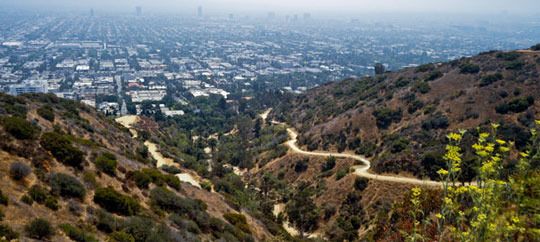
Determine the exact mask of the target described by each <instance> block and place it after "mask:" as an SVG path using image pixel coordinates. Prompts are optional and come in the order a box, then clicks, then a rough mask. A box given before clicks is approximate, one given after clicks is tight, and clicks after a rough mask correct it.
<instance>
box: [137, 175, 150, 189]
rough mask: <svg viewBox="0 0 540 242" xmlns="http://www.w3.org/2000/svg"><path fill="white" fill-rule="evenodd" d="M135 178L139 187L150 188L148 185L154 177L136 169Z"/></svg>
mask: <svg viewBox="0 0 540 242" xmlns="http://www.w3.org/2000/svg"><path fill="white" fill-rule="evenodd" d="M133 180H134V181H135V184H137V186H138V187H139V188H148V185H150V182H152V177H150V176H149V175H148V174H146V173H144V172H142V171H134V172H133Z"/></svg>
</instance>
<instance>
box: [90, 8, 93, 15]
mask: <svg viewBox="0 0 540 242" xmlns="http://www.w3.org/2000/svg"><path fill="white" fill-rule="evenodd" d="M90 17H94V9H93V8H91V9H90Z"/></svg>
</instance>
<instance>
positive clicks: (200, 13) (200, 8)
mask: <svg viewBox="0 0 540 242" xmlns="http://www.w3.org/2000/svg"><path fill="white" fill-rule="evenodd" d="M197 16H199V18H202V7H201V6H199V8H198V9H197Z"/></svg>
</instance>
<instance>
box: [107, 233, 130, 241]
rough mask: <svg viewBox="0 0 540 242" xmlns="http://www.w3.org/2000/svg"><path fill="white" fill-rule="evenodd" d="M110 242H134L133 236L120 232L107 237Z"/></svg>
mask: <svg viewBox="0 0 540 242" xmlns="http://www.w3.org/2000/svg"><path fill="white" fill-rule="evenodd" d="M109 239H110V241H111V242H135V239H134V238H133V236H131V235H130V234H128V233H125V232H122V231H114V232H112V233H111V234H110V235H109Z"/></svg>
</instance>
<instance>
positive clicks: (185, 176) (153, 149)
mask: <svg viewBox="0 0 540 242" xmlns="http://www.w3.org/2000/svg"><path fill="white" fill-rule="evenodd" d="M139 120H140V118H139V116H137V115H126V116H122V117H119V118H117V119H116V122H118V123H120V124H122V125H123V126H124V127H126V128H128V129H129V132H131V134H132V135H133V138H137V130H135V129H134V128H133V125H134V124H136V123H137V122H139ZM144 145H145V146H146V147H147V148H148V152H150V155H152V157H153V158H154V159H155V160H156V161H157V162H156V167H158V168H159V167H161V166H163V165H167V166H177V167H178V164H176V163H175V162H174V160H173V159H171V158H166V157H164V156H163V155H162V154H161V153H160V152H159V150H158V148H157V145H156V144H154V143H152V142H150V141H148V140H147V141H145V142H144ZM176 177H178V179H180V181H183V182H186V183H189V184H191V185H193V186H195V187H197V188H201V185H200V184H199V181H200V178H198V177H196V176H193V175H192V174H190V173H187V172H186V173H180V174H176Z"/></svg>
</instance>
